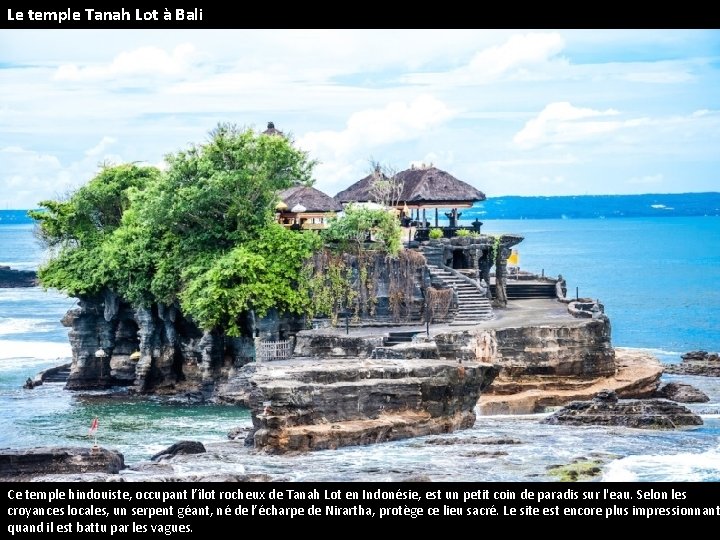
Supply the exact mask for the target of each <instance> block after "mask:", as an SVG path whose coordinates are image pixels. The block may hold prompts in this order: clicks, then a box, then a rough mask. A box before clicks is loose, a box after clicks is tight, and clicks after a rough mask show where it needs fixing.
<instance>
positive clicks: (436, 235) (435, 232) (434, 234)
mask: <svg viewBox="0 0 720 540" xmlns="http://www.w3.org/2000/svg"><path fill="white" fill-rule="evenodd" d="M428 236H429V237H430V239H431V240H439V239H440V238H442V237H443V231H442V229H430V232H429V233H428Z"/></svg>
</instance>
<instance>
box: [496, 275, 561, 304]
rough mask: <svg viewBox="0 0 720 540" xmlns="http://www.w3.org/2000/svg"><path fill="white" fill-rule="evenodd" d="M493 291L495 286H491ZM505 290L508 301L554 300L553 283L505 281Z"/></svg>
mask: <svg viewBox="0 0 720 540" xmlns="http://www.w3.org/2000/svg"><path fill="white" fill-rule="evenodd" d="M492 290H493V291H495V285H494V284H493V285H492ZM505 290H506V292H507V297H508V300H524V299H530V298H556V296H557V294H556V292H555V285H554V284H553V283H522V282H520V283H517V282H514V281H513V280H512V279H508V280H507V281H506V287H505Z"/></svg>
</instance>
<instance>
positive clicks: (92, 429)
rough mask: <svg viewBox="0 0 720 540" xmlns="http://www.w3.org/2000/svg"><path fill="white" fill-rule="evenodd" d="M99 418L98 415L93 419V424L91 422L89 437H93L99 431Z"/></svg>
mask: <svg viewBox="0 0 720 540" xmlns="http://www.w3.org/2000/svg"><path fill="white" fill-rule="evenodd" d="M98 425H99V424H98V419H97V416H96V417H95V418H94V419H93V421H92V424H90V430H89V431H88V437H92V436H93V435H95V434H96V433H97V430H98Z"/></svg>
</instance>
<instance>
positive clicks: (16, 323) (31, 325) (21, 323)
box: [0, 317, 57, 336]
mask: <svg viewBox="0 0 720 540" xmlns="http://www.w3.org/2000/svg"><path fill="white" fill-rule="evenodd" d="M56 326H57V321H56V320H55V319H11V318H5V317H0V336H7V335H11V334H27V333H31V332H32V333H34V332H46V331H48V330H54V329H55V327H56Z"/></svg>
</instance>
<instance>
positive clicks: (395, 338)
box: [383, 331, 420, 347]
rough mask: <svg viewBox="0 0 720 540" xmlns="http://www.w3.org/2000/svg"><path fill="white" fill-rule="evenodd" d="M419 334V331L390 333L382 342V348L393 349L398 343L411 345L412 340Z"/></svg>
mask: <svg viewBox="0 0 720 540" xmlns="http://www.w3.org/2000/svg"><path fill="white" fill-rule="evenodd" d="M419 333H420V332H419V331H409V332H390V333H389V334H388V337H386V338H385V339H384V340H383V346H385V347H393V346H395V345H399V344H400V343H412V340H413V338H414V337H415V336H416V335H418V334H419Z"/></svg>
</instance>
